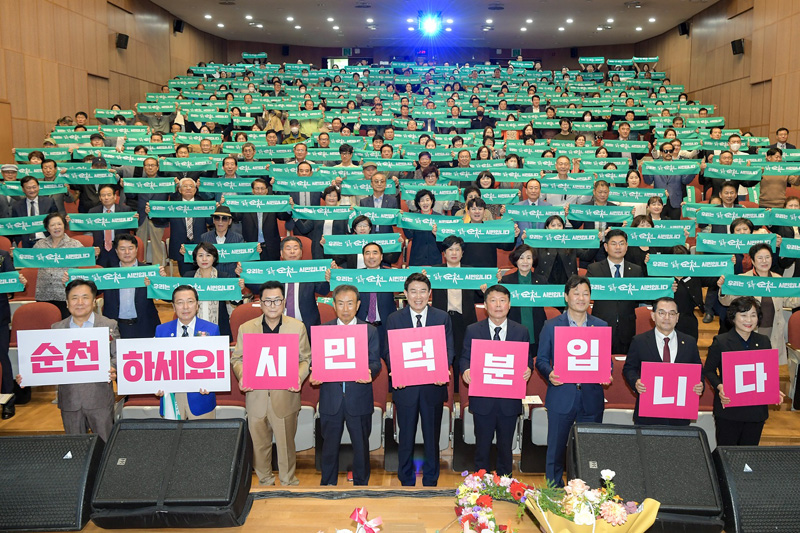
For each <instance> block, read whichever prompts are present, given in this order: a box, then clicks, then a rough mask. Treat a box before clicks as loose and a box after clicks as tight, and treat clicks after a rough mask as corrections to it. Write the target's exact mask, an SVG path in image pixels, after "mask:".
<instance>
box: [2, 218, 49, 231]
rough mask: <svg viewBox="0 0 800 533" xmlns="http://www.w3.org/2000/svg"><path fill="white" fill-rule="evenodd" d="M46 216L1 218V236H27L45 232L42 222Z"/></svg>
mask: <svg viewBox="0 0 800 533" xmlns="http://www.w3.org/2000/svg"><path fill="white" fill-rule="evenodd" d="M46 216H47V215H36V216H35V217H14V218H0V235H25V234H27V233H36V232H39V231H44V224H43V223H42V222H43V221H44V218H45V217H46Z"/></svg>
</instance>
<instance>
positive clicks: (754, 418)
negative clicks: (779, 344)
mask: <svg viewBox="0 0 800 533" xmlns="http://www.w3.org/2000/svg"><path fill="white" fill-rule="evenodd" d="M749 340H750V343H749V344H750V347H749V348H745V346H744V344H742V339H741V337H740V336H739V334H738V333H737V332H736V330H735V329H731V330H730V331H727V332H725V333H721V334H719V335H717V336H716V337H714V340H713V341H711V346H709V348H708V356H707V357H706V362H705V365H703V376H704V377H705V378H706V379H707V380H708V382H709V383H710V384H711V388H712V390H713V391H714V417H715V418H723V419H725V420H734V421H737V422H763V421H764V420H766V419H767V418H769V407H768V406H766V405H752V406H747V407H726V408H725V409H723V408H722V403H720V401H719V390H718V389H717V387H718V386H719V385H720V384H723V383H724V382H725V376H723V375H722V354H723V353H724V352H740V351H744V350H768V349H770V348H772V344H771V343H770V340H769V337H767V336H766V335H762V334H760V333H756V332H753V333H751V334H750V339H749ZM731 381H732V380H731ZM729 386H730V385H729ZM723 390H724V387H723Z"/></svg>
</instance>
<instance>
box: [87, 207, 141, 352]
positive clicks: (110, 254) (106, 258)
mask: <svg viewBox="0 0 800 533" xmlns="http://www.w3.org/2000/svg"><path fill="white" fill-rule="evenodd" d="M104 209H105V208H104V207H103V206H102V205H96V206H94V207H92V208H91V209H89V213H102V212H103V210H104ZM131 211H133V209H131V208H130V207H128V206H127V205H125V204H115V205H114V212H115V213H130V212H131ZM82 212H83V213H85V212H86V211H82ZM120 233H131V234H135V233H136V232H135V231H134V230H130V229H117V230H114V232H113V233H112V235H113V236H114V237H115V238H116V236H117V235H119V234H120ZM92 246H96V247H98V248H100V255H99V256H98V257H97V264H98V265H102V266H104V267H115V266H119V265H118V264H117V263H119V257H117V251H116V250H115V249H114V248H113V247H112V248H111V250H106V246H105V239H104V236H103V230H99V231H93V232H92ZM151 336H152V335H151Z"/></svg>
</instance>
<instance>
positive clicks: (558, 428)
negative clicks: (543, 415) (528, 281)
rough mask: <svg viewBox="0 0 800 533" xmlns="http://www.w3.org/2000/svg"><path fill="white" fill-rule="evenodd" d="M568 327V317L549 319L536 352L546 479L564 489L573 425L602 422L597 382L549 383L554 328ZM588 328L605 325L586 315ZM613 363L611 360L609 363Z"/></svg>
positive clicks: (565, 315)
mask: <svg viewBox="0 0 800 533" xmlns="http://www.w3.org/2000/svg"><path fill="white" fill-rule="evenodd" d="M560 326H566V327H568V326H569V317H568V316H567V313H566V312H564V313H563V314H562V315H560V316H557V317H555V318H551V319H550V320H548V321H547V322H545V323H544V327H543V328H542V334H541V335H540V336H539V352H538V353H537V354H536V370H538V371H539V373H540V374H541V375H542V377H544V379H545V380H546V381H547V396H546V398H545V401H544V406H545V407H546V408H547V460H546V465H545V476H546V477H547V479H548V480H550V481H552V482H553V483H555V484H556V486H559V487H563V486H564V480H563V479H562V478H563V477H564V451H565V450H566V447H567V439H568V438H569V432H570V429H571V428H572V424H573V423H575V422H576V421H577V422H597V423H600V422H602V421H603V410H604V409H605V405H604V401H605V396H604V394H603V386H602V385H600V384H598V383H586V384H580V389H579V388H578V384H576V383H565V384H563V385H559V386H558V387H556V386H555V385H553V384H552V383H550V373H551V372H552V371H553V360H554V356H553V339H554V336H555V328H557V327H560ZM586 326H587V327H598V326H608V324H607V323H606V322H604V321H603V320H600V319H599V318H597V317H594V316H592V315H589V314H587V315H586ZM612 364H613V361H612Z"/></svg>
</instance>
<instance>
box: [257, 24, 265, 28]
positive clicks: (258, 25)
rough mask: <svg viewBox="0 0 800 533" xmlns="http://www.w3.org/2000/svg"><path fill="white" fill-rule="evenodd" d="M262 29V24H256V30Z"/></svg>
mask: <svg viewBox="0 0 800 533" xmlns="http://www.w3.org/2000/svg"><path fill="white" fill-rule="evenodd" d="M263 27H264V25H263V24H256V28H263Z"/></svg>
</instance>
